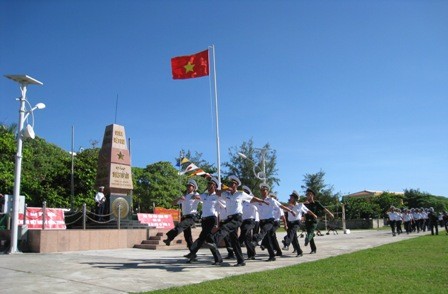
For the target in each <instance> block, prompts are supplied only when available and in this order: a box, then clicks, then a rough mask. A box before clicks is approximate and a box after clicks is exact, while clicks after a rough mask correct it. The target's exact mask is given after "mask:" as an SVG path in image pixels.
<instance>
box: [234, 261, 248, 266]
mask: <svg viewBox="0 0 448 294" xmlns="http://www.w3.org/2000/svg"><path fill="white" fill-rule="evenodd" d="M245 265H246V263H245V262H244V261H243V262H238V263H237V264H235V265H234V266H245Z"/></svg>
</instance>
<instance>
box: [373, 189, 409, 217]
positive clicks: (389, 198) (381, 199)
mask: <svg viewBox="0 0 448 294" xmlns="http://www.w3.org/2000/svg"><path fill="white" fill-rule="evenodd" d="M372 200H373V201H374V203H376V204H377V205H378V207H379V211H378V214H377V216H376V217H384V216H385V215H386V212H387V210H388V209H389V208H390V207H391V206H394V207H401V206H402V201H403V197H401V196H400V195H397V194H393V193H389V192H383V193H382V194H381V195H379V196H374V197H373V199H372Z"/></svg>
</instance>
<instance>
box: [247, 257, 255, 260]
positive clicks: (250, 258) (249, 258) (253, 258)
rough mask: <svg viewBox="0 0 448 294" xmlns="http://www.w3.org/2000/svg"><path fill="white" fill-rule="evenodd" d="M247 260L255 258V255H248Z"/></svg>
mask: <svg viewBox="0 0 448 294" xmlns="http://www.w3.org/2000/svg"><path fill="white" fill-rule="evenodd" d="M247 260H255V256H249V257H248V258H247Z"/></svg>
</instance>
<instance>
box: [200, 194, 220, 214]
mask: <svg viewBox="0 0 448 294" xmlns="http://www.w3.org/2000/svg"><path fill="white" fill-rule="evenodd" d="M218 200H219V197H218V195H216V193H213V194H208V193H204V194H202V195H201V201H202V217H208V216H216V217H217V216H218V205H219V204H218Z"/></svg>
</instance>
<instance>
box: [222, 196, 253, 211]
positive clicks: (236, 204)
mask: <svg viewBox="0 0 448 294" xmlns="http://www.w3.org/2000/svg"><path fill="white" fill-rule="evenodd" d="M221 197H222V198H223V199H224V200H225V201H226V208H227V214H228V215H233V214H237V213H239V214H243V201H251V200H252V198H253V196H250V195H249V194H247V193H245V192H239V191H237V192H235V193H234V194H232V193H230V192H224V193H222V194H221Z"/></svg>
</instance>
